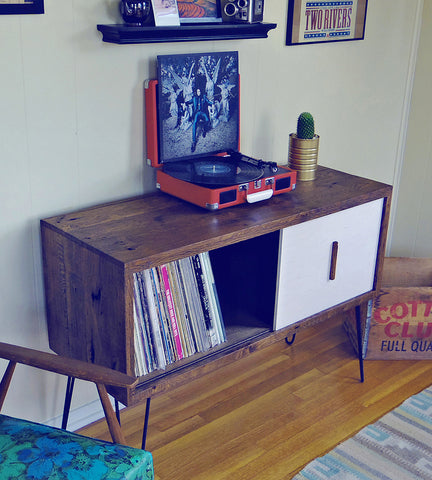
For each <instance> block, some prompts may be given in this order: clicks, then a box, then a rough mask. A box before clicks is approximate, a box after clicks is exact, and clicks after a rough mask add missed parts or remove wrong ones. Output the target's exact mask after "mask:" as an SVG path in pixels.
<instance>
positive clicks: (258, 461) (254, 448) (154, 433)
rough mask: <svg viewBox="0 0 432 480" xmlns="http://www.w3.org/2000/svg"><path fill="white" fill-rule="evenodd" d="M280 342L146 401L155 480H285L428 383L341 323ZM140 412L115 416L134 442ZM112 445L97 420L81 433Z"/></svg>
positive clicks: (423, 373)
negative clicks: (360, 345) (359, 343)
mask: <svg viewBox="0 0 432 480" xmlns="http://www.w3.org/2000/svg"><path fill="white" fill-rule="evenodd" d="M297 337H298V338H297V339H296V342H295V343H294V345H293V346H291V347H290V346H288V345H287V344H286V343H285V342H284V341H280V342H277V343H275V344H273V345H270V346H269V347H267V348H264V349H262V350H259V351H257V352H255V353H253V354H252V355H249V356H247V357H245V358H242V359H239V360H238V361H236V362H235V363H233V364H232V365H230V367H229V368H226V369H219V370H216V371H213V372H211V373H209V374H208V375H206V376H203V377H201V378H199V379H196V380H194V381H192V382H190V383H189V384H188V385H184V386H181V387H179V388H177V389H175V390H172V391H170V392H169V393H167V394H166V395H162V396H159V397H155V398H153V399H152V406H151V414H150V425H149V433H148V439H147V448H148V449H149V450H150V451H151V452H152V453H153V456H154V463H155V471H156V479H157V480H167V479H172V478H175V479H176V480H183V479H185V480H186V479H188V480H201V479H203V480H204V479H205V480H228V479H229V480H233V479H235V480H243V479H244V480H246V479H247V480H250V479H251V478H260V480H262V479H269V480H270V479H271V480H279V479H280V480H282V479H289V478H292V476H293V475H294V474H295V473H296V472H297V471H298V470H300V469H301V468H302V466H303V465H305V464H306V463H308V462H309V461H310V460H312V459H313V458H315V457H317V456H319V455H322V454H324V453H325V452H327V451H328V450H330V449H332V448H333V447H334V446H335V445H336V444H337V443H339V442H340V441H343V440H344V439H346V438H348V437H350V436H352V435H353V434H354V433H356V432H357V431H358V430H360V429H361V428H362V427H363V426H365V425H366V424H368V423H371V422H374V421H375V420H376V419H377V418H379V417H381V416H382V415H384V414H385V413H386V412H388V411H389V410H391V409H393V408H395V407H396V406H397V405H399V404H400V403H401V402H402V401H403V400H404V399H406V398H408V397H409V396H410V395H413V394H415V393H418V392H419V391H421V390H422V389H424V388H426V387H427V386H429V385H430V384H431V380H432V362H431V361H426V360H424V361H381V360H380V361H365V374H366V380H365V383H363V384H362V383H360V382H359V370H358V361H357V359H356V357H355V354H354V352H353V349H352V346H351V345H350V343H349V340H348V338H347V336H346V334H345V331H344V329H343V327H342V319H341V318H333V319H330V320H329V321H327V322H326V323H323V324H320V325H316V326H312V327H310V328H308V329H305V330H302V331H301V332H299V333H298V334H297ZM144 408H145V406H144V405H140V406H136V407H131V408H128V409H125V410H123V411H122V426H123V430H124V433H125V437H126V441H127V443H128V444H129V445H133V446H136V447H139V446H140V443H141V428H142V423H143V420H144ZM80 433H83V434H86V435H90V436H94V437H97V438H105V439H109V433H108V430H107V428H106V424H105V422H104V421H100V422H97V423H95V424H93V425H90V426H88V427H86V428H84V429H82V430H81V431H80Z"/></svg>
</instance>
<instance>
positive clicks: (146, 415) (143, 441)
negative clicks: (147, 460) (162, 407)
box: [141, 397, 151, 450]
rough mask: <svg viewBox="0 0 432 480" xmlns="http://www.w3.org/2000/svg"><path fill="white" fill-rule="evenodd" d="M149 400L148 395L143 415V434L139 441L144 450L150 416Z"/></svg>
mask: <svg viewBox="0 0 432 480" xmlns="http://www.w3.org/2000/svg"><path fill="white" fill-rule="evenodd" d="M150 400H151V398H150V397H149V398H147V403H146V411H145V417H144V428H143V436H142V443H141V448H142V449H143V450H145V447H146V441H147V430H148V422H149V416H150Z"/></svg>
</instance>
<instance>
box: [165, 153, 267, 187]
mask: <svg viewBox="0 0 432 480" xmlns="http://www.w3.org/2000/svg"><path fill="white" fill-rule="evenodd" d="M164 172H165V173H166V174H168V175H171V176H172V177H174V178H177V179H179V180H184V181H186V182H191V183H195V184H197V185H205V186H206V187H224V186H229V185H238V184H240V183H247V182H252V181H254V180H258V179H259V178H261V177H262V176H263V173H264V171H263V169H262V168H260V167H257V166H256V165H252V164H250V163H247V162H245V161H242V160H235V159H233V158H231V157H218V156H212V157H206V158H203V159H200V160H181V161H178V162H170V163H166V164H165V165H164Z"/></svg>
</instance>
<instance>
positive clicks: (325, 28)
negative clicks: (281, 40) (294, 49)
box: [286, 0, 367, 45]
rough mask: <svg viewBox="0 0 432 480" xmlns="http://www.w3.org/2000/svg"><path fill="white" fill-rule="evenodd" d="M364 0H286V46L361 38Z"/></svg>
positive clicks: (365, 2)
mask: <svg viewBox="0 0 432 480" xmlns="http://www.w3.org/2000/svg"><path fill="white" fill-rule="evenodd" d="M366 10H367V0H343V1H342V0H341V1H330V0H322V1H320V2H312V1H309V0H289V3H288V20H287V34H286V45H299V44H308V43H327V42H340V41H347V40H363V39H364V34H365V24H366Z"/></svg>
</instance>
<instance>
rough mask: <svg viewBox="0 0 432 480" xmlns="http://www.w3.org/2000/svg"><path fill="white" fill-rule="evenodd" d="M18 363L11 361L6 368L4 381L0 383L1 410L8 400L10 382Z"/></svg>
mask: <svg viewBox="0 0 432 480" xmlns="http://www.w3.org/2000/svg"><path fill="white" fill-rule="evenodd" d="M15 367H16V362H14V361H13V360H10V362H9V363H8V366H7V367H6V371H5V373H4V375H3V378H2V381H1V383H0V410H1V409H2V407H3V403H4V400H5V398H6V394H7V392H8V389H9V385H10V382H11V380H12V375H13V373H14V371H15Z"/></svg>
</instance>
